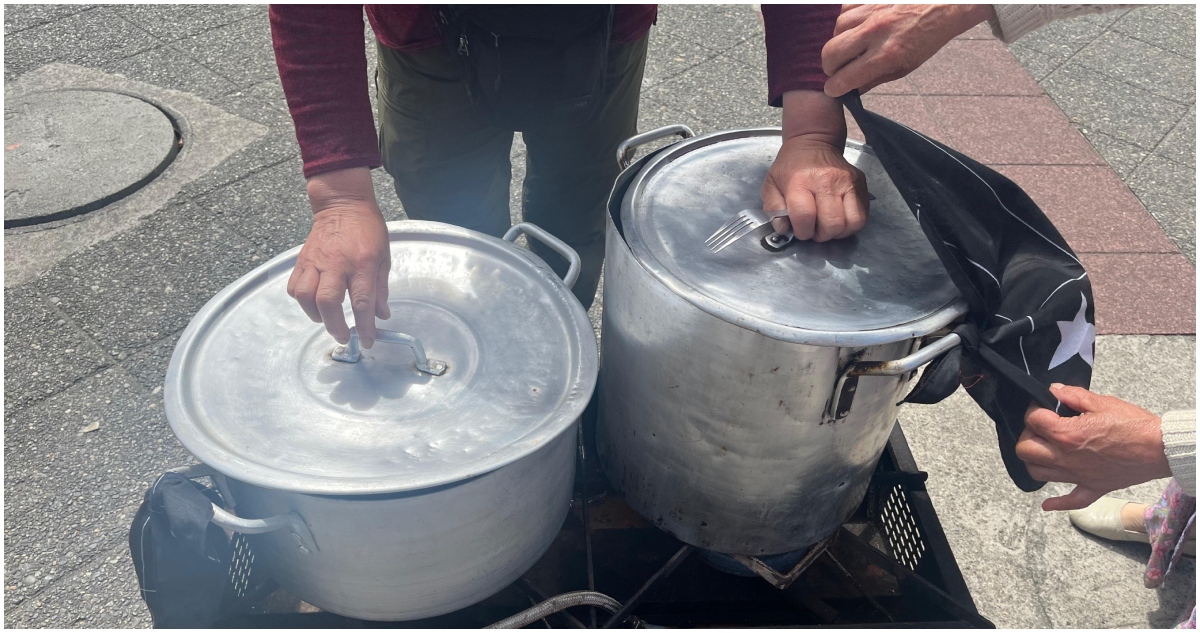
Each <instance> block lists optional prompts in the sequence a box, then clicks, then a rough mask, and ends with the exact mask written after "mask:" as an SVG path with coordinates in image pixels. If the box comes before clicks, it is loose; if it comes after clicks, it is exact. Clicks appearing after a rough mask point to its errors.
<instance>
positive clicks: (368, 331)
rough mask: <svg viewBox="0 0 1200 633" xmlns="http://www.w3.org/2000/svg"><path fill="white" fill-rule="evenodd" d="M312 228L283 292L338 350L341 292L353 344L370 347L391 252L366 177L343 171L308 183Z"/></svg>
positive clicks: (383, 302)
mask: <svg viewBox="0 0 1200 633" xmlns="http://www.w3.org/2000/svg"><path fill="white" fill-rule="evenodd" d="M308 193H309V200H310V202H311V203H312V206H313V226H312V231H310V232H309V234H308V239H307V240H305V242H304V246H303V248H301V249H300V254H299V255H298V256H297V257H296V267H295V268H294V269H293V270H292V276H291V278H290V279H288V285H287V291H288V294H289V295H291V296H292V297H293V298H294V299H295V300H296V302H297V303H299V304H300V307H301V308H303V309H304V312H305V314H307V315H308V317H309V318H310V319H312V320H313V321H315V322H317V323H324V324H325V330H326V331H328V332H329V334H331V335H332V336H333V338H335V339H337V341H338V342H339V343H342V344H343V345H344V344H346V343H347V342H349V340H350V328H349V327H348V326H347V325H346V317H345V314H344V313H343V310H342V300H343V299H344V298H345V296H346V293H347V291H349V293H350V305H351V308H352V309H353V311H354V323H355V326H356V328H357V331H358V338H359V343H360V344H361V345H362V346H363V347H364V348H370V347H371V345H373V344H374V342H375V318H376V317H379V318H380V319H387V318H388V317H389V316H390V311H389V310H388V305H387V298H388V273H389V272H390V270H391V251H390V247H389V244H388V236H387V224H386V223H385V221H384V219H383V214H382V213H381V212H380V211H379V206H378V205H377V204H376V202H375V192H374V189H373V188H372V186H371V175H370V172H369V171H368V170H367V169H365V168H361V169H344V170H340V171H335V172H328V173H325V174H319V175H317V176H314V177H312V178H311V179H309V182H308Z"/></svg>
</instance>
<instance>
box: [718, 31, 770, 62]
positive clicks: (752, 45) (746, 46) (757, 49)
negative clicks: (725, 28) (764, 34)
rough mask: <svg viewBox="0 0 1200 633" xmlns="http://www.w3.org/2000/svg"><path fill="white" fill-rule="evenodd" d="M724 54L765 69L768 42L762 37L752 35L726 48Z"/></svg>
mask: <svg viewBox="0 0 1200 633" xmlns="http://www.w3.org/2000/svg"><path fill="white" fill-rule="evenodd" d="M724 55H726V56H728V57H732V58H734V59H736V60H738V61H740V62H742V63H743V64H746V65H747V66H749V67H750V68H755V69H759V70H765V69H766V67H767V42H766V40H764V39H763V38H761V37H752V38H750V39H748V40H746V41H745V42H742V43H741V44H738V45H737V46H734V47H733V48H730V49H727V50H725V51H724Z"/></svg>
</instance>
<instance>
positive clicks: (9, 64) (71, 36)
mask: <svg viewBox="0 0 1200 633" xmlns="http://www.w3.org/2000/svg"><path fill="white" fill-rule="evenodd" d="M5 13H7V11H6V12H5ZM158 45H159V42H158V40H156V39H154V38H153V37H152V36H151V35H150V34H149V33H146V32H145V31H143V30H142V29H140V28H138V27H137V26H134V25H133V24H132V23H130V22H128V21H126V20H125V19H124V18H122V17H121V16H120V14H118V13H117V12H116V10H115V9H113V8H112V7H100V8H96V9H91V10H88V11H83V12H80V13H75V14H73V15H70V16H68V17H65V18H62V19H59V20H56V21H54V22H50V23H47V24H42V25H39V26H34V27H32V28H29V29H26V30H24V31H21V32H19V33H15V34H13V35H12V36H9V37H5V38H4V81H5V83H7V82H10V81H13V80H14V79H16V78H17V77H18V76H20V75H22V74H24V73H26V72H29V71H30V70H33V69H35V68H38V67H40V66H43V65H45V64H49V63H50V62H55V61H61V62H75V63H87V62H93V63H99V62H102V61H104V60H116V59H121V58H123V57H129V56H131V55H135V54H137V53H139V52H141V51H144V50H146V49H149V48H153V47H155V46H158Z"/></svg>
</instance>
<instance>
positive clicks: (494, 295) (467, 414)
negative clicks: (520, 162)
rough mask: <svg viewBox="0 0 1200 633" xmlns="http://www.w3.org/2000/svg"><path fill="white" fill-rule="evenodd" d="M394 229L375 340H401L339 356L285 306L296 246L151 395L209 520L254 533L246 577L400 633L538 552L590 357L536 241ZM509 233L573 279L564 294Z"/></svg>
mask: <svg viewBox="0 0 1200 633" xmlns="http://www.w3.org/2000/svg"><path fill="white" fill-rule="evenodd" d="M388 227H389V237H390V239H391V246H392V271H391V278H390V279H391V281H390V284H389V291H390V292H389V300H388V304H389V306H390V308H391V313H392V317H391V319H389V320H388V321H381V322H379V327H381V328H383V330H396V329H402V330H403V333H400V332H394V331H392V332H391V333H382V334H380V336H379V337H378V339H377V341H376V344H375V345H374V346H373V347H372V348H371V349H369V350H367V349H360V348H359V346H358V344H357V337H356V336H355V337H352V339H351V342H350V344H349V345H348V346H338V345H337V344H336V343H335V342H334V341H333V340H332V339H331V338H330V337H329V336H328V335H327V334H326V333H325V332H324V328H323V326H322V325H321V324H318V323H312V322H311V321H309V320H308V318H307V317H306V316H304V314H303V312H301V311H300V310H299V309H298V308H296V307H295V305H294V304H293V303H292V301H291V299H290V298H289V297H288V295H287V293H286V291H285V285H286V283H287V279H288V276H289V274H290V273H291V269H292V268H293V266H294V265H295V259H296V255H297V253H298V251H299V249H293V250H291V251H288V252H286V253H283V254H282V255H280V256H279V257H276V258H275V259H273V260H271V261H270V262H268V263H266V264H265V265H263V266H262V267H261V268H259V269H258V270H255V271H254V272H252V273H250V274H249V275H247V276H245V277H243V278H242V279H240V280H238V281H237V282H235V283H234V284H232V285H231V286H229V287H228V288H226V289H225V290H223V291H222V292H221V293H220V294H218V295H217V296H216V297H214V298H213V299H212V301H210V302H209V303H208V305H206V306H205V307H204V309H202V310H201V311H200V313H199V314H197V315H196V317H195V318H194V319H193V320H192V322H191V324H190V325H189V326H188V328H187V330H186V331H185V332H184V334H183V336H182V337H181V339H180V341H179V343H178V345H177V346H176V349H175V353H174V356H173V357H172V359H171V365H170V368H169V369H168V372H167V382H166V389H165V397H166V412H167V416H168V420H169V421H170V423H171V427H172V429H173V430H174V431H175V434H176V435H177V436H178V437H179V439H180V441H181V442H182V443H183V445H184V446H185V447H187V448H188V450H190V451H191V452H192V453H193V454H194V455H195V456H196V457H197V458H198V459H199V460H200V461H201V462H203V465H202V466H201V467H198V468H194V469H191V470H189V471H188V473H189V474H190V475H191V476H198V475H205V474H210V471H209V470H208V469H211V475H212V476H213V478H214V480H215V481H216V483H217V487H218V488H219V489H220V490H221V492H222V494H223V497H224V498H225V500H226V502H227V504H228V507H225V508H221V507H214V518H213V520H214V522H216V523H217V524H219V525H222V526H223V527H226V528H227V529H230V530H233V531H237V532H242V533H246V534H255V535H257V536H253V537H251V538H252V541H251V544H252V547H253V549H254V551H255V553H256V557H257V560H256V562H255V564H256V565H257V564H265V565H266V566H267V568H268V570H269V572H270V573H271V574H272V575H273V576H274V578H275V579H276V580H277V581H278V582H279V583H280V584H281V585H282V586H284V587H286V588H287V589H289V590H290V591H291V592H292V593H293V594H295V595H296V596H298V597H300V598H301V599H303V600H305V601H307V602H309V603H311V604H313V605H316V606H318V607H320V608H322V609H325V610H327V611H331V612H334V613H338V614H341V615H346V616H350V617H356V618H363V619H372V620H411V619H418V618H426V617H432V616H436V615H440V614H443V613H448V612H450V611H454V610H456V609H460V608H463V607H466V606H468V605H470V604H473V603H475V602H477V601H479V600H482V599H485V598H487V597H488V596H490V595H492V594H493V593H495V592H496V591H498V590H500V589H502V588H503V587H505V586H506V585H508V584H509V583H511V582H513V581H514V580H516V579H517V578H518V577H519V576H520V575H521V574H523V573H524V572H525V571H526V570H528V569H529V568H530V567H531V566H532V565H533V564H534V563H535V562H536V561H537V559H538V558H539V557H541V555H542V554H543V553H544V552H545V551H546V549H547V548H548V547H549V546H550V544H551V542H552V541H553V539H554V537H555V535H556V534H557V533H558V530H559V528H560V527H561V525H562V522H563V520H564V518H565V517H566V513H567V511H568V509H569V505H570V498H571V490H572V484H573V478H574V469H575V450H574V449H575V446H576V439H577V429H578V423H579V417H580V415H581V414H582V412H583V409H584V407H585V406H586V405H587V402H588V400H589V398H590V396H591V394H592V391H593V388H594V386H595V380H596V372H597V350H596V341H595V335H594V333H593V330H592V327H591V324H590V322H589V321H588V318H587V314H586V312H585V311H584V310H583V307H582V306H581V305H580V304H579V302H578V300H576V299H575V297H574V296H573V295H572V294H571V292H570V286H571V284H572V283H573V282H574V280H575V277H576V276H577V275H578V270H579V258H578V256H577V255H576V254H575V253H574V251H571V249H570V248H569V247H567V246H566V245H565V244H563V243H562V242H561V241H559V240H557V239H555V238H553V237H552V236H550V235H548V234H546V233H545V232H543V231H542V230H541V229H539V228H537V227H536V226H533V225H529V224H521V225H517V226H515V227H513V230H511V231H509V234H508V235H506V236H505V239H504V240H499V239H496V238H492V237H489V236H486V235H483V234H480V233H476V232H474V231H469V230H466V229H462V228H458V227H453V226H449V225H444V224H439V223H433V222H416V221H409V222H394V223H390V224H389V225H388ZM521 232H524V233H525V234H526V235H527V236H528V237H530V238H536V239H539V240H542V241H543V242H545V243H547V244H548V245H550V246H551V247H552V248H554V249H555V250H557V251H558V252H559V253H560V254H561V255H563V257H565V258H567V259H568V260H569V261H570V262H571V266H570V270H569V272H568V273H567V276H566V278H565V279H562V280H560V279H559V278H558V277H556V276H555V274H554V272H553V271H552V270H551V269H550V268H549V266H547V265H546V264H545V263H544V262H542V261H541V260H540V259H539V258H538V257H537V256H535V255H533V254H532V253H530V252H529V251H528V250H526V249H523V248H519V247H517V246H516V245H514V244H513V243H512V242H513V241H514V240H515V239H516V238H517V237H518V235H519V234H520V233H521ZM350 318H351V317H350V316H349V315H347V319H348V320H349V319H350Z"/></svg>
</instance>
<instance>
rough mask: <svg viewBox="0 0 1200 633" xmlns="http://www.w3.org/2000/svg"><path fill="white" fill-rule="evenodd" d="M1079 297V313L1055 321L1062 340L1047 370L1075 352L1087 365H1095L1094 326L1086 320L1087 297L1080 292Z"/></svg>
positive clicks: (1069, 357)
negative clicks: (1068, 319)
mask: <svg viewBox="0 0 1200 633" xmlns="http://www.w3.org/2000/svg"><path fill="white" fill-rule="evenodd" d="M1079 298H1080V299H1082V300H1083V303H1082V304H1080V306H1079V313H1078V314H1076V315H1075V319H1074V320H1071V321H1057V323H1058V332H1059V334H1061V335H1062V342H1061V343H1059V344H1058V349H1056V350H1054V357H1053V358H1051V359H1050V366H1049V367H1047V368H1046V370H1047V371H1049V370H1051V369H1054V368H1055V367H1058V366H1059V365H1061V364H1063V363H1065V362H1067V361H1068V360H1071V357H1072V356H1074V355H1076V354H1079V357H1080V358H1082V359H1083V362H1085V363H1087V364H1088V366H1089V367H1094V366H1095V358H1094V357H1093V356H1092V350H1093V348H1094V347H1095V345H1096V326H1095V325H1093V324H1091V323H1088V321H1087V316H1086V313H1087V297H1085V296H1084V295H1083V293H1080V294H1079Z"/></svg>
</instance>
